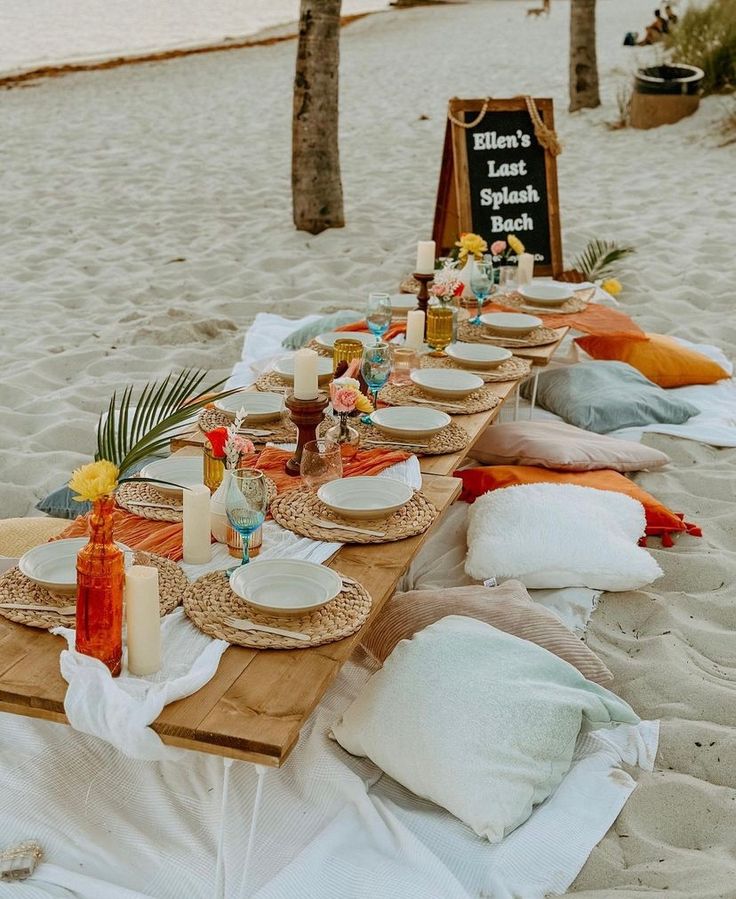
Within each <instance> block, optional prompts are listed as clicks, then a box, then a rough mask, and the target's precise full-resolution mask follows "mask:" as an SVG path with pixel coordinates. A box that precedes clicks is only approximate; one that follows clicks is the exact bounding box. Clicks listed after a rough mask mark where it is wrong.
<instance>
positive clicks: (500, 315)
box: [480, 312, 543, 337]
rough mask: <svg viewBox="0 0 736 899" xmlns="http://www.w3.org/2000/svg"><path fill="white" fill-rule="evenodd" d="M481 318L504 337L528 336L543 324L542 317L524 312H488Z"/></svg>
mask: <svg viewBox="0 0 736 899" xmlns="http://www.w3.org/2000/svg"><path fill="white" fill-rule="evenodd" d="M480 320H481V321H482V322H483V324H484V325H486V326H487V327H488V328H490V329H491V330H492V331H493V332H494V333H496V334H498V335H500V336H502V337H526V335H527V334H530V333H531V332H532V331H533V330H534V329H535V328H541V327H542V324H543V322H542V319H541V318H537V316H536V315H526V313H523V312H487V313H486V314H485V315H481V317H480Z"/></svg>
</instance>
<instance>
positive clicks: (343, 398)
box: [331, 387, 356, 413]
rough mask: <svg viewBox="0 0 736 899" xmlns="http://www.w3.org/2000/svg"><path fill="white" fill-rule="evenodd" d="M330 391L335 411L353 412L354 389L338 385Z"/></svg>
mask: <svg viewBox="0 0 736 899" xmlns="http://www.w3.org/2000/svg"><path fill="white" fill-rule="evenodd" d="M331 393H332V397H331V399H332V408H333V409H334V410H335V412H338V413H342V412H353V411H354V410H355V399H356V397H355V391H354V390H352V389H351V388H350V387H338V388H337V390H332V391H331Z"/></svg>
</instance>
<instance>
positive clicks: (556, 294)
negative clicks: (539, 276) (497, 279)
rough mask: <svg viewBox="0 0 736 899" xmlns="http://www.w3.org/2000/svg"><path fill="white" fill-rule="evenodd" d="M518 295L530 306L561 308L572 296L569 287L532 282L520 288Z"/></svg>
mask: <svg viewBox="0 0 736 899" xmlns="http://www.w3.org/2000/svg"><path fill="white" fill-rule="evenodd" d="M519 293H520V294H521V295H522V297H524V299H525V300H527V301H528V303H529V305H530V306H561V305H562V304H563V303H564V302H565V301H566V300H570V299H572V296H573V294H572V291H571V290H570V287H569V285H567V284H558V283H556V282H554V281H532V283H531V284H525V285H524V286H523V287H520V288H519Z"/></svg>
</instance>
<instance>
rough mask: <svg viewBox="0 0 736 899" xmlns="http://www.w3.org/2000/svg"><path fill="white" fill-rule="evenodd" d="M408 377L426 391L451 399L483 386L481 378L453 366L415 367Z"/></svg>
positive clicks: (459, 397)
mask: <svg viewBox="0 0 736 899" xmlns="http://www.w3.org/2000/svg"><path fill="white" fill-rule="evenodd" d="M410 377H411V379H412V381H413V382H414V383H415V384H416V385H417V387H421V389H422V390H424V391H425V392H426V393H429V394H431V395H432V396H441V397H448V398H449V399H451V400H452V399H462V397H464V396H467V395H468V394H469V393H472V392H473V391H474V390H478V388H480V387H482V386H483V378H479V377H478V375H471V374H470V372H467V371H456V370H455V369H453V368H417V369H415V370H414V371H413V372H412V373H411V376H410Z"/></svg>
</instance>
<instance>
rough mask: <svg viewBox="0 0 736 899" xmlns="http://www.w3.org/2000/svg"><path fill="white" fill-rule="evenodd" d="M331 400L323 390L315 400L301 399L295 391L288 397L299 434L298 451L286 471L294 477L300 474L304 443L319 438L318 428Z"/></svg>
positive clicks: (288, 403) (290, 411)
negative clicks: (295, 394)
mask: <svg viewBox="0 0 736 899" xmlns="http://www.w3.org/2000/svg"><path fill="white" fill-rule="evenodd" d="M329 401H330V400H329V397H328V396H327V394H326V393H322V392H321V391H320V392H319V393H318V394H317V396H316V397H315V399H313V400H299V399H297V398H296V397H295V396H294V394H293V393H292V394H291V395H290V396H287V398H286V408H287V409H288V410H289V415H290V417H291V420H292V421H293V422H294V424H295V425H296V429H297V435H298V436H297V442H296V451H295V452H294V455H293V456H292V457H291V459H289V461H288V462H287V463H286V473H287V474H290V475H292V477H296V476H297V475H298V474H299V466H300V464H301V461H302V450H303V449H304V445H305V444H306V443H309V441H310V440H316V439H317V428H318V427H319V425H320V423H321V422H322V419H323V418H324V417H325V409H326V408H327V404H328V403H329Z"/></svg>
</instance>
